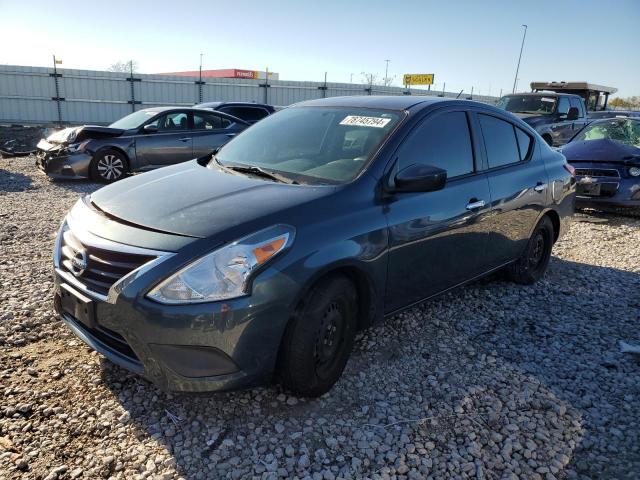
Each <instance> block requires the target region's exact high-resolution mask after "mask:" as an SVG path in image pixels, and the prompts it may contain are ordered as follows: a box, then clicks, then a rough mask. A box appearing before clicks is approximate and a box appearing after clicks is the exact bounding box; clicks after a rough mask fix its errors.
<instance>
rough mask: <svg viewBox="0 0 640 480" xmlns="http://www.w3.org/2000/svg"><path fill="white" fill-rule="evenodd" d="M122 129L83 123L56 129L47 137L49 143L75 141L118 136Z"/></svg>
mask: <svg viewBox="0 0 640 480" xmlns="http://www.w3.org/2000/svg"><path fill="white" fill-rule="evenodd" d="M123 132H124V130H122V129H121V128H111V127H100V126H97V125H84V126H82V127H68V128H63V129H62V130H58V131H57V132H54V133H52V134H51V135H49V136H48V137H47V142H49V143H53V144H56V143H77V142H82V141H83V140H87V139H90V138H106V137H118V136H120V135H122V133H123Z"/></svg>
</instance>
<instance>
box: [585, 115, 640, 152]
mask: <svg viewBox="0 0 640 480" xmlns="http://www.w3.org/2000/svg"><path fill="white" fill-rule="evenodd" d="M605 139H607V140H613V141H614V142H618V143H622V144H624V145H628V146H630V147H637V148H640V120H632V119H630V118H612V119H611V120H606V121H602V122H598V123H592V124H591V125H587V126H586V127H585V128H584V129H583V130H582V131H581V132H580V133H578V135H576V138H574V141H591V140H605Z"/></svg>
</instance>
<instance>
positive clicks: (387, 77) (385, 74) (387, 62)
mask: <svg viewBox="0 0 640 480" xmlns="http://www.w3.org/2000/svg"><path fill="white" fill-rule="evenodd" d="M390 61H391V60H385V63H386V65H385V67H384V86H385V87H388V86H389V84H388V83H387V82H388V79H389V76H388V74H389V62H390Z"/></svg>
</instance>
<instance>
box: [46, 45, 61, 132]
mask: <svg viewBox="0 0 640 480" xmlns="http://www.w3.org/2000/svg"><path fill="white" fill-rule="evenodd" d="M49 75H50V76H51V77H53V81H54V84H55V87H56V96H55V97H53V98H52V99H51V100H54V101H55V102H56V105H57V107H58V126H59V127H61V126H62V106H61V105H60V102H62V101H64V98H63V97H61V96H60V84H59V82H58V78H60V77H62V74H61V73H58V68H57V67H56V56H55V55H54V56H53V73H50V74H49Z"/></svg>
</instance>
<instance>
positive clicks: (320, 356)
mask: <svg viewBox="0 0 640 480" xmlns="http://www.w3.org/2000/svg"><path fill="white" fill-rule="evenodd" d="M307 298H308V301H307V302H305V304H304V305H303V306H302V307H301V308H300V309H299V311H298V312H297V313H296V315H295V317H294V318H293V319H292V320H291V322H290V324H289V325H288V326H287V330H286V332H285V335H284V339H283V342H282V346H281V351H280V359H279V368H278V369H279V376H280V380H281V383H282V385H283V386H284V387H285V388H287V389H289V390H291V391H292V392H294V393H296V394H299V395H303V396H307V397H318V396H320V395H322V394H323V393H325V392H327V391H328V390H329V389H330V388H331V387H332V386H333V384H334V383H336V381H337V380H338V379H339V378H340V375H341V374H342V371H343V370H344V367H345V365H346V364H347V360H348V359H349V355H350V354H351V349H352V348H353V341H354V338H355V332H356V325H357V320H356V319H357V311H358V306H357V305H358V304H357V293H356V290H355V288H354V286H353V284H352V283H351V281H350V280H349V279H348V278H346V277H345V276H342V275H340V276H333V277H330V278H327V279H325V280H323V281H321V282H320V283H319V284H317V285H316V286H315V287H314V288H313V289H312V291H311V292H310V294H309V295H308V296H307Z"/></svg>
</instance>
